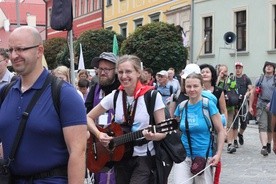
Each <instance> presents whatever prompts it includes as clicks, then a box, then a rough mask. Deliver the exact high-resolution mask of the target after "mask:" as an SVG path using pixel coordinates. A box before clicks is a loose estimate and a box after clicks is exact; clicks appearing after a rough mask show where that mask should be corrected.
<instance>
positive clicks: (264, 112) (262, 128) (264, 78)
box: [249, 61, 276, 156]
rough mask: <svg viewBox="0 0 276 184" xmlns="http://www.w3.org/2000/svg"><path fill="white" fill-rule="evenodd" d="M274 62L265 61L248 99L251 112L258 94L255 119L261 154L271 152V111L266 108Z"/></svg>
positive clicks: (270, 95)
mask: <svg viewBox="0 0 276 184" xmlns="http://www.w3.org/2000/svg"><path fill="white" fill-rule="evenodd" d="M275 65H276V64H275V63H273V62H269V61H266V62H265V64H264V67H263V75H261V76H260V77H258V78H257V79H256V81H255V86H254V87H253V88H252V90H251V95H250V99H249V112H250V113H251V114H253V102H254V96H255V94H256V93H257V94H258V100H257V114H256V120H257V122H258V126H259V134H260V141H261V145H262V148H261V154H262V155H263V156H267V155H268V154H269V153H270V152H271V141H272V130H271V112H270V111H269V109H268V105H269V103H270V100H271V97H272V93H273V90H274V89H275V81H276V80H275Z"/></svg>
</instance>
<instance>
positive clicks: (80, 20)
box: [45, 0, 103, 39]
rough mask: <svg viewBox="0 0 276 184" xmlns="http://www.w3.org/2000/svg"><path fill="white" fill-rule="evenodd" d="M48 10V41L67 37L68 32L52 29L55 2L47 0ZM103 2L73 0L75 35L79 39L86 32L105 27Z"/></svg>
mask: <svg viewBox="0 0 276 184" xmlns="http://www.w3.org/2000/svg"><path fill="white" fill-rule="evenodd" d="M45 2H46V9H47V12H46V13H47V33H46V34H47V39H49V38H55V37H64V38H66V36H67V31H56V30H53V29H51V27H50V17H51V12H52V6H53V0H45ZM102 2H103V1H102V0H72V6H73V35H74V38H78V37H79V36H80V34H81V33H83V32H84V31H86V30H91V29H100V28H102V27H103V18H102V15H103V13H102Z"/></svg>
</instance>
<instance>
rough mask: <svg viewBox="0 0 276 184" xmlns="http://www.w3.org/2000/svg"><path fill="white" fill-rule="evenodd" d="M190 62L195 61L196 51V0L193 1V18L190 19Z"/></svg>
mask: <svg viewBox="0 0 276 184" xmlns="http://www.w3.org/2000/svg"><path fill="white" fill-rule="evenodd" d="M190 21H191V22H190V59H189V60H190V63H193V60H194V58H193V52H194V49H193V47H194V39H193V37H194V0H192V3H191V20H190Z"/></svg>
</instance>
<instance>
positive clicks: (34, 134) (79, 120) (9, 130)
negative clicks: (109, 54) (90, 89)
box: [0, 69, 86, 175]
mask: <svg viewBox="0 0 276 184" xmlns="http://www.w3.org/2000/svg"><path fill="white" fill-rule="evenodd" d="M47 75H48V71H47V70H45V69H44V71H43V72H42V74H41V75H40V76H39V78H38V79H37V80H36V81H35V83H34V84H33V86H32V87H31V88H30V89H29V90H27V91H25V92H24V93H22V92H21V90H20V86H21V79H18V80H17V81H16V83H15V85H14V86H13V87H12V88H11V89H10V91H9V93H8V94H7V96H6V98H5V100H4V102H3V103H2V105H1V108H0V138H1V139H2V143H3V150H4V157H5V159H7V158H8V155H9V154H10V152H11V147H12V145H13V141H14V138H15V135H16V133H17V128H18V126H19V124H20V121H21V117H22V113H23V112H24V111H25V109H26V107H27V105H28V104H29V102H30V100H31V99H32V97H33V95H34V93H35V92H36V91H37V90H38V89H41V88H42V85H43V83H44V81H45V79H46V77H47ZM85 124H86V113H85V107H84V103H83V101H82V99H81V97H80V96H79V95H78V94H77V92H76V89H75V88H74V87H73V86H72V85H70V84H69V83H66V82H65V83H64V84H63V86H62V88H61V94H60V116H59V115H58V113H57V112H56V110H55V107H54V104H53V100H52V95H51V86H50V85H49V86H48V87H47V88H46V89H45V91H44V92H43V94H42V95H41V97H40V98H39V100H38V101H37V103H36V104H35V106H34V108H33V110H32V111H31V113H30V115H29V119H28V121H27V123H26V129H25V131H24V133H23V136H22V138H21V142H20V144H19V148H18V150H17V153H16V157H15V160H14V161H13V162H12V163H11V170H12V173H13V174H15V175H32V174H34V173H39V172H43V171H47V170H50V169H53V168H55V167H58V166H64V165H67V163H68V158H69V153H68V150H67V147H66V144H65V141H64V136H63V131H62V128H64V127H68V126H74V125H85Z"/></svg>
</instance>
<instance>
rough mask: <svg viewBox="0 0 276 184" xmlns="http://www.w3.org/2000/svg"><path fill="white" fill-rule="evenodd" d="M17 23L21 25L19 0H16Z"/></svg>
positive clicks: (18, 25)
mask: <svg viewBox="0 0 276 184" xmlns="http://www.w3.org/2000/svg"><path fill="white" fill-rule="evenodd" d="M16 24H17V27H20V12H19V0H16Z"/></svg>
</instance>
